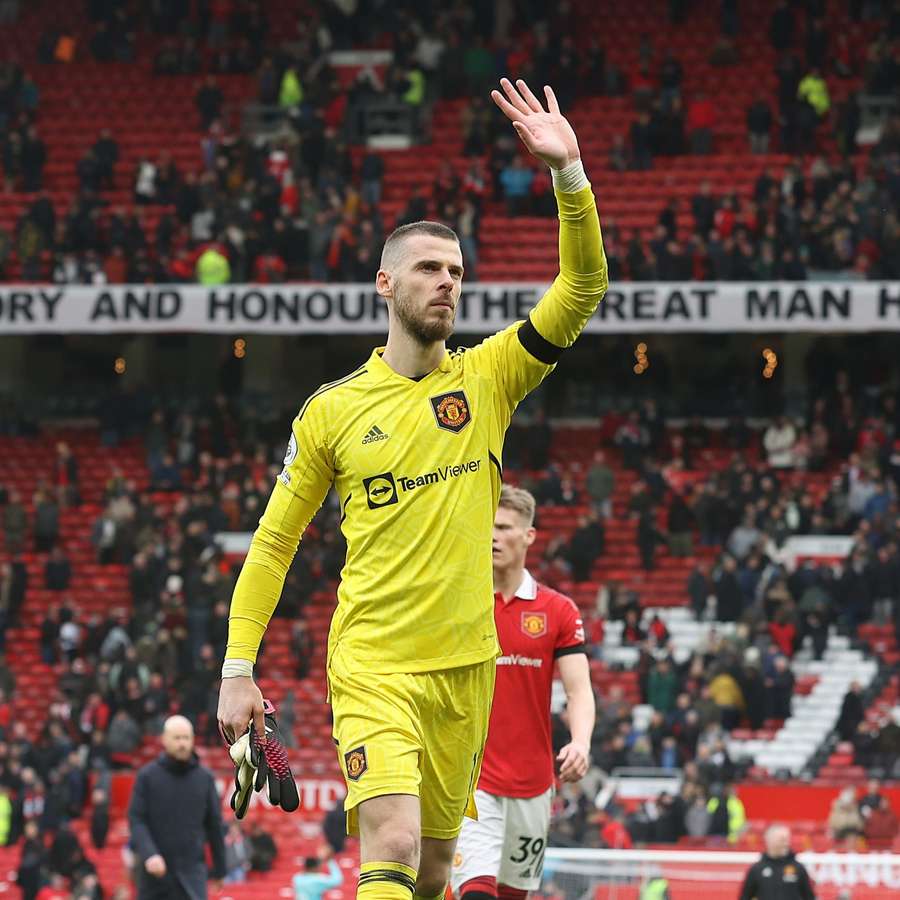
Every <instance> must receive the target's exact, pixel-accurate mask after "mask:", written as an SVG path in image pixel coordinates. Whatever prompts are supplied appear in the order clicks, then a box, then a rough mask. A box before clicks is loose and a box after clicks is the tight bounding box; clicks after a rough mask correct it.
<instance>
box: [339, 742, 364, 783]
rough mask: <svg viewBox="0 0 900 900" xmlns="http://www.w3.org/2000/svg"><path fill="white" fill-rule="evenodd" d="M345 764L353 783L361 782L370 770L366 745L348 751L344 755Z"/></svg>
mask: <svg viewBox="0 0 900 900" xmlns="http://www.w3.org/2000/svg"><path fill="white" fill-rule="evenodd" d="M344 764H345V765H346V767H347V777H348V778H349V779H350V780H351V781H359V779H360V778H362V777H363V775H365V774H366V772H367V771H368V768H369V763H368V760H367V759H366V748H365V745H363V746H362V747H356V748H354V749H353V750H348V751H347V752H346V753H345V754H344Z"/></svg>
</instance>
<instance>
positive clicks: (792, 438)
mask: <svg viewBox="0 0 900 900" xmlns="http://www.w3.org/2000/svg"><path fill="white" fill-rule="evenodd" d="M796 441H797V432H796V431H795V429H794V426H793V425H792V424H791V422H790V421H789V420H788V418H787V417H786V416H778V418H776V419H775V421H774V422H773V423H772V424H771V425H770V426H769V427H768V428H767V429H766V433H765V434H764V435H763V446H764V447H765V448H766V453H767V454H768V457H769V465H770V466H771V467H772V468H773V469H791V468H793V467H794V444H795V443H796Z"/></svg>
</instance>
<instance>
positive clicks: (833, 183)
mask: <svg viewBox="0 0 900 900" xmlns="http://www.w3.org/2000/svg"><path fill="white" fill-rule="evenodd" d="M199 7H200V13H199V17H198V16H190V15H188V13H187V9H186V5H185V4H161V5H159V6H158V7H148V8H147V11H146V13H145V14H143V15H141V16H138V17H132V18H129V15H130V14H127V13H126V12H125V11H124V10H123V9H122V7H121V6H120V5H118V4H112V5H109V6H103V5H98V7H97V10H96V15H95V18H96V20H97V24H96V32H95V34H94V36H93V38H92V40H91V42H90V52H91V53H92V55H93V56H94V57H95V58H96V59H97V60H98V61H101V62H102V61H107V60H109V61H111V60H117V61H120V62H122V61H124V62H129V61H131V60H133V59H134V57H135V53H136V52H137V51H136V50H135V46H136V37H135V35H136V34H140V33H141V32H142V31H150V32H153V33H155V34H157V35H160V36H161V38H162V43H161V44H160V48H159V50H158V51H157V53H156V56H155V61H154V65H155V70H156V72H157V73H158V74H160V76H161V77H165V75H166V74H191V75H197V76H198V77H199V76H200V75H203V79H202V82H201V83H200V86H199V88H198V90H197V93H196V96H195V102H196V107H197V123H198V124H197V127H198V129H199V140H200V142H201V147H202V158H203V166H202V167H201V168H199V169H197V170H191V171H181V170H179V168H178V166H177V165H176V163H175V162H174V161H173V160H172V158H171V156H170V155H169V154H168V153H166V152H163V153H161V154H160V155H159V157H158V158H155V159H151V158H149V157H145V158H142V159H140V161H139V162H138V164H137V166H136V168H135V170H134V172H132V173H130V174H129V175H126V176H124V177H125V178H127V179H128V181H127V185H128V186H129V187H130V188H131V191H132V196H133V205H131V206H130V207H129V206H119V205H112V206H111V205H110V204H109V203H108V201H107V200H106V199H105V197H104V192H105V191H108V190H109V189H111V188H113V187H117V188H122V187H123V186H124V185H123V174H122V173H121V170H120V169H119V170H117V169H116V163H117V160H118V158H119V146H118V143H117V141H116V136H115V134H114V133H112V132H111V131H109V130H104V131H103V132H102V133H100V134H98V136H97V140H96V142H95V143H94V145H93V146H92V147H91V148H90V149H88V150H87V151H86V152H85V154H84V156H83V157H82V158H81V159H80V160H79V162H78V163H77V178H78V184H79V189H78V192H77V194H76V196H74V197H73V198H72V202H71V204H70V205H69V207H68V208H67V209H66V210H61V209H58V208H55V207H54V205H53V203H52V201H51V200H50V198H49V195H47V194H46V193H45V192H42V190H41V189H42V184H43V168H44V165H45V162H46V158H47V149H46V146H45V144H44V142H43V141H42V140H41V137H40V115H39V113H40V96H39V91H38V89H37V87H36V86H35V83H34V81H33V80H32V79H31V78H30V77H29V76H28V74H27V68H28V66H27V65H26V66H25V67H24V68H23V67H22V66H21V65H20V64H19V63H17V62H15V61H14V60H10V61H7V62H5V63H4V64H3V66H2V68H0V124H5V125H6V129H5V132H6V135H5V138H4V141H3V163H4V178H5V184H6V189H7V190H22V191H25V192H28V193H33V194H34V196H33V199H32V201H31V202H30V204H29V205H28V207H27V208H26V209H24V210H23V213H22V215H21V217H20V219H19V221H18V223H17V225H16V228H15V234H9V233H7V232H5V231H0V277H2V272H3V269H4V267H5V265H6V264H7V263H8V261H9V259H10V257H11V255H12V252H13V249H15V252H16V255H17V256H18V258H19V260H20V262H21V265H22V269H21V272H22V278H23V279H24V280H27V281H33V280H40V279H47V280H52V281H55V282H57V283H106V282H109V283H125V282H131V283H144V282H156V283H164V282H177V281H192V280H197V281H201V282H204V283H211V284H212V283H221V282H228V281H232V282H241V281H251V280H252V281H256V282H261V283H272V282H280V281H285V280H287V279H291V278H311V279H314V280H332V281H336V280H344V281H353V280H369V279H370V278H371V277H372V276H373V274H374V270H375V268H376V267H377V259H378V254H379V249H380V246H381V241H382V237H383V234H384V230H385V228H386V227H387V228H391V227H393V226H394V225H396V224H401V223H403V222H406V221H414V220H417V219H421V218H426V217H437V218H439V219H441V220H442V221H445V222H446V223H447V224H449V225H451V226H453V227H454V228H455V229H456V230H457V231H458V233H459V234H460V235H461V237H462V238H463V245H464V246H463V249H464V253H465V256H466V258H467V268H468V270H469V274H470V276H473V275H474V276H476V277H477V265H478V246H479V223H480V220H481V218H482V215H483V214H484V213H485V212H486V211H487V210H488V209H498V208H503V209H505V210H506V212H507V213H508V214H509V215H546V216H552V215H554V214H555V202H554V199H553V193H552V190H551V185H550V181H549V178H548V177H547V176H546V173H544V172H543V171H542V170H541V169H540V167H536V166H534V165H533V161H530V160H529V159H526V158H524V157H523V156H522V155H521V153H520V152H519V149H518V147H517V144H516V141H515V136H514V135H510V134H509V130H508V128H506V127H500V125H501V122H500V121H499V119H498V117H497V112H496V110H494V109H493V108H492V105H491V104H489V103H487V102H486V101H485V99H484V98H485V97H486V91H487V89H488V86H489V85H491V84H493V83H494V82H495V80H496V75H497V73H498V72H499V71H500V70H503V71H507V70H512V71H517V72H519V73H521V74H522V75H523V76H524V77H526V78H528V77H530V78H534V79H535V81H536V82H537V83H541V82H542V81H548V80H549V81H551V82H552V83H553V84H554V85H556V89H557V93H558V95H559V97H560V99H561V102H562V103H563V105H564V106H569V105H571V104H572V103H576V102H577V101H578V100H579V99H581V98H583V97H585V96H590V95H597V94H606V95H621V94H629V95H631V96H632V97H633V100H634V107H635V115H636V119H635V121H634V124H633V125H632V127H631V131H630V135H629V136H628V139H627V140H626V137H625V136H624V135H618V136H616V139H615V140H614V143H613V145H612V149H611V151H610V156H609V165H610V166H611V167H612V168H614V169H620V170H621V169H627V168H637V169H646V168H649V167H651V166H653V165H654V160H655V159H656V160H658V159H659V158H660V157H665V156H672V155H679V154H683V153H686V152H693V153H708V152H711V151H712V150H714V149H715V148H714V135H713V132H714V127H715V122H716V115H717V114H716V109H715V103H716V102H722V101H721V99H719V100H716V99H715V98H711V97H706V96H703V95H700V94H696V95H694V96H692V97H688V96H686V93H685V91H684V88H683V83H684V71H683V64H682V62H681V61H680V60H679V59H678V58H677V57H675V56H673V55H672V53H670V52H667V53H665V54H663V55H662V56H661V57H660V54H659V53H658V51H657V49H656V48H655V47H654V46H653V44H652V41H651V40H650V38H649V37H645V39H644V41H643V42H642V45H641V53H640V56H641V63H640V67H639V70H638V71H637V72H635V73H624V72H622V71H620V70H619V69H617V68H616V67H615V66H614V65H613V64H612V63H611V62H609V61H608V60H607V58H606V54H605V52H604V49H603V47H602V46H601V45H600V44H599V43H597V42H596V41H593V42H592V43H591V45H590V47H588V48H578V47H576V46H575V44H574V42H573V40H572V38H571V37H570V36H569V35H571V34H572V33H573V32H572V31H571V30H570V29H568V27H567V25H568V22H567V19H566V15H567V13H566V12H565V10H560V11H559V12H557V13H554V14H549V15H548V14H546V11H544V12H545V16H546V18H542V17H540V16H539V17H538V19H539V20H540V21H542V23H543V24H542V25H541V26H540V27H535V28H534V29H533V32H532V33H530V34H527V35H525V36H524V43H522V42H520V41H518V40H513V39H512V37H511V30H510V29H511V26H510V23H509V22H508V21H506V17H503V16H496V17H495V14H494V11H493V9H492V4H481V5H479V6H477V7H476V8H475V9H474V10H468V9H466V8H464V6H463V5H458V6H453V7H451V8H450V9H442V10H437V9H436V4H431V3H422V4H416V5H415V6H414V7H403V8H402V9H399V8H398V9H397V10H392V11H391V13H390V14H387V15H386V16H385V15H384V14H383V13H384V11H383V10H379V13H378V20H377V22H376V21H375V19H374V18H373V17H368V18H367V17H366V16H362V17H359V16H357V17H351V19H349V20H348V19H346V18H344V17H343V16H342V15H341V14H340V12H338V10H337V8H336V7H334V6H329V5H326V7H325V11H324V12H322V13H321V14H320V15H319V17H318V18H317V17H316V15H313V16H311V17H310V18H309V19H304V20H303V21H301V22H299V23H298V25H297V33H296V34H293V35H291V34H288V35H279V36H278V38H277V39H276V36H275V35H274V34H272V33H271V31H270V28H269V25H268V20H267V17H266V12H265V9H264V6H263V4H261V3H259V2H256V0H248V2H241V3H235V4H230V7H231V12H230V13H229V12H228V11H227V10H228V7H229V5H228V4H225V5H223V4H212V5H209V4H200V5H199ZM104 10H105V12H104ZM162 10H165V12H162ZM204 10H205V13H204ZM360 18H361V20H362V21H363V22H365V23H366V24H365V26H361V25H360V24H359V22H358V21H357V19H360ZM896 18H897V17H896V15H892V16H890V17H889V19H888V21H887V31H886V32H884V33H883V34H881V35H880V36H879V37H878V38H877V39H876V40H875V41H873V43H872V44H871V46H870V47H869V48H868V51H867V58H866V60H858V59H856V58H854V56H853V54H852V53H851V52H850V51H849V50H848V49H847V43H846V36H843V39H842V37H841V36H840V35H835V34H830V33H828V30H827V28H826V25H825V24H824V20H823V19H822V18H821V17H820V16H818V15H817V14H816V13H815V11H814V10H813V11H811V12H809V13H808V14H807V15H806V16H805V17H804V18H803V21H802V24H803V30H804V31H805V38H804V39H803V40H802V41H801V36H800V33H801V21H800V19H799V18H798V17H796V16H795V13H794V11H793V9H792V8H790V7H788V6H787V5H786V4H779V6H778V9H777V10H776V12H775V14H774V16H773V21H772V24H771V28H770V40H771V42H772V44H773V46H774V47H775V49H776V50H777V52H778V54H779V56H778V60H779V61H778V68H777V73H776V74H777V79H778V91H777V98H770V97H765V96H763V95H761V96H760V97H759V98H758V100H757V101H756V102H755V103H754V104H753V106H752V107H751V108H750V109H749V110H748V112H747V123H748V136H749V140H750V146H751V149H752V150H753V152H766V151H768V150H769V142H770V135H771V134H772V133H773V132H776V131H777V132H778V134H779V137H778V141H777V143H778V149H780V150H781V151H783V152H787V153H791V154H793V155H794V161H793V162H792V163H791V165H789V166H788V167H787V168H786V169H785V170H784V171H783V172H770V171H768V170H766V171H765V172H764V173H763V174H762V175H761V176H760V178H759V180H758V181H757V184H756V189H755V191H754V194H753V196H752V197H750V198H738V197H736V196H734V195H731V194H726V195H724V196H717V195H716V194H715V193H714V192H713V191H712V190H711V188H710V187H709V185H706V186H704V187H703V188H701V190H700V192H699V193H698V194H697V196H695V197H693V198H692V199H691V201H690V204H689V205H690V213H691V216H692V221H693V227H692V228H691V230H690V233H687V234H685V233H682V232H681V231H679V229H678V228H677V227H676V217H677V215H678V213H679V212H687V211H688V210H686V209H682V207H681V206H680V204H679V201H678V200H676V199H674V198H672V199H668V200H666V201H665V202H664V204H663V208H662V209H661V211H660V218H659V224H658V225H657V227H656V229H655V230H654V232H653V233H652V234H641V233H639V232H637V231H634V232H632V231H630V230H621V229H619V227H618V226H617V225H616V223H615V222H614V221H607V222H606V228H605V239H606V245H607V254H608V256H609V261H610V276H611V278H613V279H614V280H617V281H619V280H623V279H631V280H668V279H673V280H677V279H696V280H756V279H759V280H762V279H785V280H804V279H806V278H807V277H808V276H809V274H810V273H818V272H825V273H834V272H844V273H849V274H851V275H852V276H853V277H857V278H875V279H887V278H896V277H898V270H897V266H898V262H897V260H898V259H900V219H898V199H900V197H898V184H900V180H898V173H900V168H898V166H900V162H898V160H900V117H898V116H896V115H894V116H893V118H891V119H890V120H889V122H888V124H887V125H886V126H885V128H884V130H883V133H882V135H881V137H880V139H879V141H878V143H877V144H876V145H875V146H874V147H873V148H872V150H871V152H870V154H869V156H868V159H867V160H866V162H865V163H864V164H862V165H858V164H856V163H854V162H852V156H853V154H854V153H855V151H856V149H857V148H856V144H855V141H856V138H855V135H856V132H857V128H858V126H859V124H860V111H859V106H858V103H857V102H856V99H855V95H851V97H850V98H849V99H848V100H847V101H846V103H844V104H842V106H841V108H840V110H839V111H837V112H835V111H834V110H831V108H830V100H829V96H828V89H827V81H828V79H833V78H847V77H849V76H852V75H862V76H863V77H864V80H865V83H866V90H867V92H869V93H874V94H890V93H891V90H892V89H893V87H894V86H895V85H896V84H897V83H898V79H897V78H896V77H895V76H896V67H897V62H896V40H897V35H896V33H895V31H896V28H897V25H896V21H895V20H896ZM369 26H371V28H370V29H369V30H366V29H367V28H369ZM723 26H724V23H723ZM729 28H730V26H729ZM360 29H363V31H365V33H368V34H371V35H378V34H382V33H383V35H384V37H385V39H386V40H387V41H389V42H390V44H391V46H392V47H393V50H394V62H393V63H392V65H391V66H390V67H389V68H387V69H386V70H383V71H382V70H376V69H375V68H373V67H367V68H365V69H363V70H362V71H361V72H360V73H359V75H358V77H357V79H356V81H355V82H354V83H353V84H352V85H351V86H350V87H349V88H346V89H344V88H342V87H341V85H340V83H339V82H338V79H337V76H336V74H335V72H334V71H333V70H332V69H331V68H330V66H329V65H328V61H327V53H328V51H329V50H330V49H333V48H340V47H346V46H350V45H352V43H353V41H354V40H355V39H357V38H358V37H359V34H360V33H361V31H360ZM485 29H486V30H485ZM732 32H733V29H732ZM485 34H494V36H495V40H494V43H493V45H492V46H489V45H488V44H487V43H486V42H485V41H484V39H483V38H482V37H481V36H482V35H485ZM732 37H733V33H732V35H731V36H729V34H728V33H727V32H726V33H723V36H722V41H721V42H720V44H718V45H717V47H716V48H714V50H713V52H714V53H717V52H718V53H719V56H720V58H721V61H722V62H723V63H724V64H727V65H739V64H740V62H739V60H736V59H734V58H733V54H732V55H729V53H728V47H730V46H732V43H731V38H732ZM60 38H61V35H60V34H59V33H58V32H57V31H53V30H51V31H50V32H48V34H47V35H46V36H45V41H44V42H43V43H42V47H44V48H45V51H46V52H44V54H43V55H42V56H41V57H40V58H41V60H42V61H43V62H45V63H47V64H52V62H53V61H54V59H55V58H56V57H55V56H54V52H53V48H54V47H56V46H57V45H58V42H59V40H60ZM829 42H831V44H836V45H838V46H839V48H840V50H841V52H838V53H835V54H829V55H828V57H827V59H826V57H825V54H824V51H823V49H822V48H823V47H827V46H829ZM801 43H803V45H804V47H805V51H803V50H801ZM826 63H828V65H826ZM222 73H245V74H248V75H249V74H250V73H252V74H253V76H254V77H255V78H256V79H257V83H258V95H257V101H258V103H259V104H261V108H262V109H263V110H267V111H268V112H267V113H265V114H264V115H267V116H269V117H270V118H272V119H273V120H274V121H281V120H283V121H284V123H285V127H284V129H283V130H282V131H281V132H279V133H278V135H277V136H276V137H274V138H273V139H272V140H270V141H266V140H263V139H251V138H247V137H245V136H242V135H240V134H239V133H237V130H236V125H235V123H234V122H233V121H231V118H233V117H229V115H228V114H227V111H226V110H225V104H224V95H223V92H222V90H221V88H220V86H219V85H218V83H217V80H216V79H217V75H219V74H222ZM461 97H465V98H470V99H466V100H465V101H464V102H463V104H462V107H461V113H460V115H461V120H460V128H461V133H462V136H463V148H462V152H463V161H462V163H454V162H453V161H450V160H448V161H446V162H445V164H444V165H443V166H442V168H440V170H439V171H438V173H437V174H436V176H435V178H434V182H433V184H432V185H431V189H430V191H427V190H421V189H419V190H414V191H413V192H412V193H411V194H410V196H409V197H408V199H407V203H406V205H405V207H404V208H403V210H402V211H401V212H400V214H399V215H398V216H397V218H396V221H391V222H383V221H382V217H381V213H380V211H379V203H380V200H381V197H382V186H381V182H382V179H383V175H384V161H383V159H382V158H381V157H380V156H379V155H378V154H377V153H367V154H365V155H364V156H363V157H362V158H354V157H353V156H352V155H351V153H350V152H349V149H348V142H349V141H351V140H353V139H354V138H358V135H354V133H353V132H352V128H351V125H350V124H348V123H352V122H354V121H356V120H357V119H358V116H359V113H360V112H361V111H364V110H365V109H366V108H368V107H370V106H372V105H373V104H374V105H379V104H381V105H383V104H385V103H393V104H401V105H405V106H407V107H409V108H412V109H414V110H416V115H417V116H418V118H419V119H420V120H421V122H422V127H423V129H424V128H425V123H426V121H427V118H428V116H427V110H428V108H429V106H430V104H431V103H432V102H433V101H434V100H436V99H439V98H443V99H455V98H461ZM773 99H774V100H777V107H778V108H777V110H775V111H773V109H772V102H773ZM831 121H833V123H834V127H833V131H834V132H835V138H836V145H837V148H838V150H837V152H835V151H834V150H832V149H831V144H830V143H829V141H827V140H826V139H825V136H824V132H825V131H826V130H827V127H826V125H825V124H824V123H826V122H831ZM776 125H777V126H778V127H777V128H776ZM773 145H774V142H773ZM595 164H596V163H595ZM158 208H161V210H162V212H161V215H158V216H157V215H156V214H154V215H152V216H151V215H149V214H148V210H149V209H153V210H156V209H158ZM48 253H49V254H50V256H51V258H52V263H51V264H50V266H49V268H47V266H46V264H45V262H44V260H45V259H46V256H47V254H48Z"/></svg>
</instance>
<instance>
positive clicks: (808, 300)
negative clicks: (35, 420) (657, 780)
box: [0, 282, 900, 334]
mask: <svg viewBox="0 0 900 900" xmlns="http://www.w3.org/2000/svg"><path fill="white" fill-rule="evenodd" d="M546 287H547V286H546V285H545V284H532V283H481V284H472V285H468V286H466V287H465V289H464V290H463V293H462V296H461V298H460V304H459V308H458V311H457V322H456V330H457V331H458V332H460V333H469V334H473V333H474V334H483V333H487V332H491V331H496V330H497V329H498V328H502V327H504V326H505V325H508V324H510V323H511V322H514V321H516V320H518V319H523V318H524V317H525V316H526V315H527V313H528V310H530V309H531V307H532V306H534V304H535V303H537V301H538V300H539V299H540V298H541V295H542V294H543V292H544V291H545V290H546ZM386 329H387V310H386V308H385V305H384V302H383V301H382V300H381V299H380V298H379V297H378V295H377V294H376V293H375V291H374V289H373V287H372V286H371V285H368V284H328V285H316V284H284V285H252V284H235V285H222V286H218V287H213V288H210V287H204V286H201V285H130V286H129V285H116V286H109V285H96V286H84V285H7V286H0V334H68V333H82V334H84V333H96V334H104V333H115V332H119V333H140V332H173V331H181V332H200V333H204V332H207V333H223V334H231V333H236V332H241V333H248V334H253V333H257V334H265V333H269V334H348V333H357V334H379V333H383V332H385V331H386ZM585 330H586V331H587V332H589V333H595V334H615V333H632V332H638V333H658V332H662V333H673V332H789V331H819V332H827V331H835V332H840V331H900V283H898V282H883V283H878V282H842V283H840V282H827V283H826V282H791V283H789V282H771V283H769V282H747V283H726V282H722V283H716V282H685V283H672V282H669V283H662V282H660V283H657V282H631V283H626V284H621V285H618V284H617V285H614V286H613V287H611V288H610V290H609V292H608V293H607V295H606V299H605V300H604V302H603V303H601V304H600V307H599V309H598V310H597V312H596V314H595V315H594V317H593V318H592V319H591V321H590V322H589V323H588V326H587V328H586V329H585Z"/></svg>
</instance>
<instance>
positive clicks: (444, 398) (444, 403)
mask: <svg viewBox="0 0 900 900" xmlns="http://www.w3.org/2000/svg"><path fill="white" fill-rule="evenodd" d="M429 401H430V402H431V409H432V410H433V412H434V418H435V421H436V422H437V426H438V428H442V429H443V430H444V431H453V432H459V431H462V430H463V428H465V427H466V425H468V424H469V422H471V421H472V416H471V414H470V412H469V401H468V400H467V399H466V395H465V392H464V391H450V392H448V393H446V394H438V395H437V397H429Z"/></svg>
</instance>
